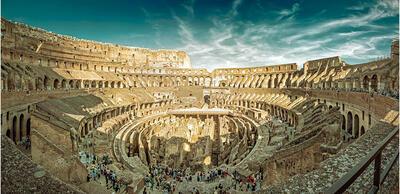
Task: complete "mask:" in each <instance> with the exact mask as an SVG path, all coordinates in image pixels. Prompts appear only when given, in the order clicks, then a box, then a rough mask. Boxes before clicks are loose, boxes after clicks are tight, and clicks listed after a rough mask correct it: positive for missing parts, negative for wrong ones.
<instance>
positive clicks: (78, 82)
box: [75, 80, 81, 89]
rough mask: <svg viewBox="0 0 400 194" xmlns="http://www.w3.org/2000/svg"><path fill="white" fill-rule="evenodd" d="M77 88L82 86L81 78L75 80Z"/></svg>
mask: <svg viewBox="0 0 400 194" xmlns="http://www.w3.org/2000/svg"><path fill="white" fill-rule="evenodd" d="M75 88H76V89H80V88H81V80H77V81H76V82H75Z"/></svg>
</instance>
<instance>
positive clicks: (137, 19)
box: [1, 0, 399, 70]
mask: <svg viewBox="0 0 400 194" xmlns="http://www.w3.org/2000/svg"><path fill="white" fill-rule="evenodd" d="M398 10H399V5H398V1H397V0H351V1H350V0H335V1H331V0H296V1H292V0H276V1H264V0H233V1H227V0H185V1H182V0H152V1H147V0H138V1H134V0H131V1H129V0H121V1H117V0H114V1H101V0H68V1H61V0H57V1H55V0H36V1H26V0H2V5H1V11H2V13H1V15H2V17H5V18H7V19H10V20H13V21H18V22H23V23H26V24H29V25H33V26H36V27H40V28H43V29H46V30H49V31H52V32H56V33H60V34H66V35H71V36H75V37H78V38H84V39H91V40H96V41H101V42H110V43H116V44H121V45H127V46H137V47H147V48H152V49H160V48H165V49H179V50H184V51H186V52H187V53H188V54H189V55H190V57H191V60H192V64H193V67H198V68H207V69H210V70H211V69H214V68H218V67H250V66H260V65H272V64H282V63H291V62H296V63H298V64H299V65H302V64H303V63H304V62H305V61H307V60H311V59H317V58H323V57H330V56H336V55H338V56H341V57H342V58H343V59H344V60H345V61H346V62H348V63H361V62H366V61H369V60H373V59H376V58H377V57H381V56H384V55H388V54H389V52H390V44H391V40H392V38H394V37H397V36H398V28H399V19H398V18H399V15H398Z"/></svg>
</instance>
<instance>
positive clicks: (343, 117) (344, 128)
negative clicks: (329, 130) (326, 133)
mask: <svg viewBox="0 0 400 194" xmlns="http://www.w3.org/2000/svg"><path fill="white" fill-rule="evenodd" d="M342 130H343V131H345V130H346V117H345V116H344V115H342Z"/></svg>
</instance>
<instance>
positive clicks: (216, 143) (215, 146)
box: [211, 115, 221, 166]
mask: <svg viewBox="0 0 400 194" xmlns="http://www.w3.org/2000/svg"><path fill="white" fill-rule="evenodd" d="M212 117H213V120H214V122H215V127H214V135H213V137H212V140H213V143H212V155H211V163H212V164H213V165H215V166H218V164H219V163H218V162H219V161H218V159H219V153H220V149H219V148H220V141H221V139H220V133H219V131H220V122H219V117H218V116H217V115H214V116H212Z"/></svg>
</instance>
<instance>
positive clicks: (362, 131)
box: [360, 126, 365, 136]
mask: <svg viewBox="0 0 400 194" xmlns="http://www.w3.org/2000/svg"><path fill="white" fill-rule="evenodd" d="M364 133H365V129H364V126H361V129H360V136H362V135H364Z"/></svg>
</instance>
